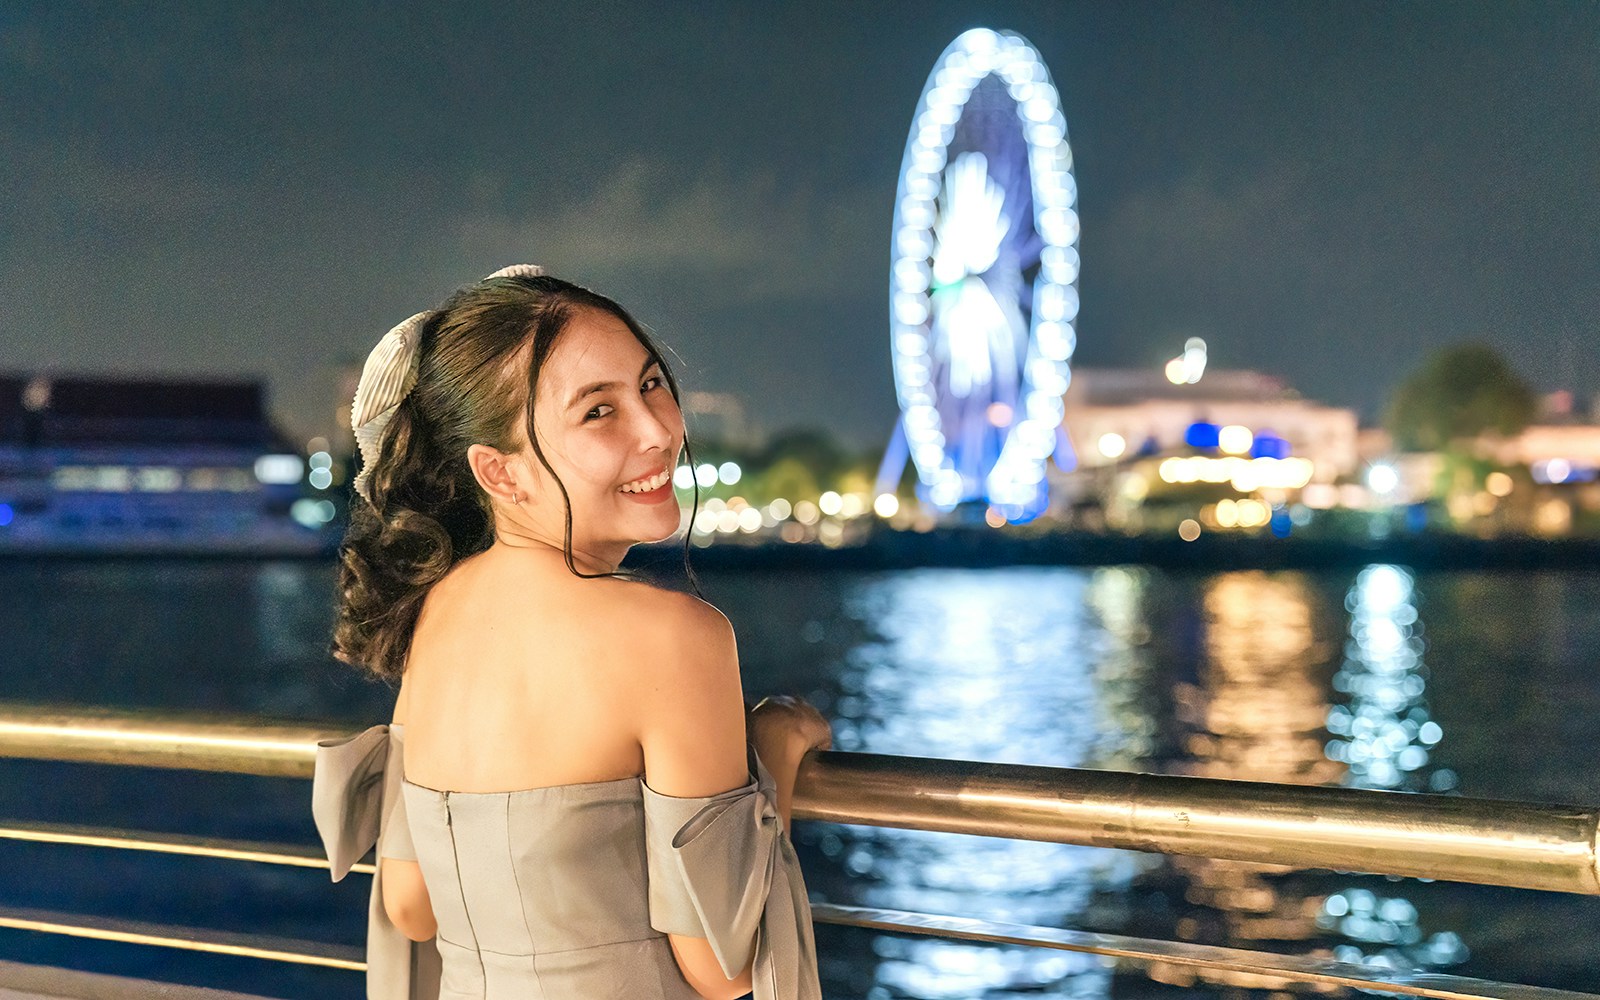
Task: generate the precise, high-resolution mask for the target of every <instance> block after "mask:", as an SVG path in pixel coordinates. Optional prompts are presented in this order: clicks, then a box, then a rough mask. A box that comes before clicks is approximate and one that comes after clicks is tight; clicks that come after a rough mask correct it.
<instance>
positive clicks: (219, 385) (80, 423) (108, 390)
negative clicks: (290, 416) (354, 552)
mask: <svg viewBox="0 0 1600 1000" xmlns="http://www.w3.org/2000/svg"><path fill="white" fill-rule="evenodd" d="M306 480H307V475H306V463H305V461H304V460H303V459H302V458H301V457H300V455H299V454H298V449H296V448H294V447H292V446H290V445H289V444H288V443H287V442H286V441H284V440H283V438H282V436H281V435H280V434H279V433H278V432H277V431H276V429H275V428H274V427H273V426H272V424H271V422H270V421H269V419H268V418H267V415H266V410H265V399H264V393H263V390H262V386H261V385H260V384H259V383H256V382H214V381H184V380H153V379H119V378H95V377H61V378H57V377H50V376H27V375H12V376H0V552H30V551H37V552H71V551H82V552H123V551H130V552H175V553H176V552H194V553H210V552H219V551H221V552H226V551H239V552H273V553H279V552H315V551H318V550H319V549H321V548H323V547H324V545H325V538H324V536H325V535H326V534H327V532H326V531H324V530H323V525H325V524H326V522H328V521H331V520H332V519H333V515H334V507H333V504H332V502H331V501H329V500H324V499H320V498H317V497H315V496H312V495H309V494H312V493H314V492H315V490H314V489H308V488H307V484H306ZM324 515H325V516H324Z"/></svg>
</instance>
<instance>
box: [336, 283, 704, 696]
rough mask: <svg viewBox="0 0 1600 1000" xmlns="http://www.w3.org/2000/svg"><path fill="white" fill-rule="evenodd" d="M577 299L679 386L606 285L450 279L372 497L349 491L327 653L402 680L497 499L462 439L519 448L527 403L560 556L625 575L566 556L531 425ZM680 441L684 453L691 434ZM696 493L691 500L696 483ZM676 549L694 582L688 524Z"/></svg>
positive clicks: (482, 535)
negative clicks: (425, 610)
mask: <svg viewBox="0 0 1600 1000" xmlns="http://www.w3.org/2000/svg"><path fill="white" fill-rule="evenodd" d="M581 309H597V310H601V311H603V312H606V313H609V314H611V315H612V316H615V317H616V318H617V319H619V320H621V321H622V322H623V323H624V324H625V325H626V326H627V327H628V329H629V331H631V332H632V333H633V335H634V337H635V338H637V339H638V341H639V343H640V344H641V345H643V347H644V349H645V350H646V351H648V352H649V353H650V355H651V357H652V358H653V359H654V360H655V361H656V362H658V363H660V365H661V370H662V374H663V375H664V376H665V379H666V383H667V387H668V389H669V390H670V391H671V392H672V397H673V399H675V400H676V399H677V398H678V384H677V381H676V379H674V378H673V375H672V372H671V370H670V369H669V368H668V366H667V364H666V359H665V357H664V356H663V354H662V352H661V351H660V350H659V349H658V348H657V347H656V345H655V343H654V341H653V340H652V339H651V338H650V336H649V334H647V333H646V332H645V330H644V328H643V327H642V326H640V325H639V323H638V322H637V321H636V320H635V319H634V318H633V317H632V316H630V315H629V314H628V312H627V311H626V310H625V309H623V308H622V307H621V306H620V305H618V304H617V303H616V302H614V301H612V300H611V299H609V298H607V297H605V296H604V295H601V294H599V293H597V292H594V291H591V290H589V289H587V288H584V287H582V286H580V285H575V284H573V283H571V282H568V281H563V280H561V279H559V278H553V277H549V276H547V275H540V276H537V277H530V276H514V277H509V276H508V277H497V278H489V279H485V280H483V281H480V282H478V283H476V284H473V285H468V286H466V287H464V288H462V289H460V290H458V291H457V292H456V293H455V294H454V295H452V296H451V297H450V298H449V299H448V300H447V301H446V302H445V303H444V305H443V306H441V307H440V308H439V309H438V310H436V311H435V312H433V313H431V314H430V315H429V316H428V319H427V322H426V323H425V324H424V325H423V327H422V330H421V343H420V352H419V357H418V370H417V382H416V385H415V387H413V388H412V390H411V391H410V392H409V393H408V394H407V395H406V397H405V398H404V399H403V400H401V402H400V405H399V406H398V407H397V408H396V410H395V413H394V416H393V418H391V419H390V421H389V425H388V426H387V427H386V428H384V431H383V437H382V441H381V442H380V448H379V454H378V458H377V461H376V462H375V463H374V465H373V470H372V480H371V486H370V491H369V492H370V493H371V496H372V499H371V502H368V501H366V500H363V499H362V498H361V497H360V496H358V495H353V496H352V500H351V504H352V506H351V510H350V526H349V529H348V530H347V531H346V533H345V536H344V540H343V542H342V543H341V544H340V548H339V582H338V597H339V601H338V615H337V618H336V620H335V624H334V632H333V655H334V656H335V657H337V658H338V659H340V660H342V661H344V662H345V663H348V664H351V665H352V666H356V667H361V668H364V669H366V670H368V671H370V672H371V673H373V674H375V675H377V676H378V677H380V678H383V679H385V680H388V681H398V680H399V678H400V675H401V674H402V673H403V671H404V670H405V661H406V655H407V653H408V652H409V651H410V648H411V633H412V630H413V629H414V628H415V626H416V623H417V618H418V616H419V615H420V614H421V612H422V603H423V599H424V598H425V597H426V596H427V593H428V589H429V588H430V587H432V586H433V584H435V583H436V582H438V581H439V580H440V579H441V578H442V577H443V576H444V575H445V574H446V573H447V572H449V570H450V569H451V567H453V566H455V565H456V564H457V563H458V562H460V561H461V560H463V559H465V558H467V557H468V556H471V555H474V554H476V553H478V552H482V551H483V550H485V549H487V548H488V547H489V545H490V544H491V543H492V542H493V541H494V516H493V511H492V509H491V507H490V503H489V498H488V495H487V494H485V493H484V492H483V490H482V489H481V488H479V486H478V483H477V481H476V480H475V479H474V478H473V475H472V469H471V467H470V466H469V465H468V463H467V458H466V453H467V448H468V446H469V445H473V444H486V445H489V446H491V447H493V448H496V449H498V450H499V451H502V452H513V451H515V450H516V449H517V446H518V445H517V439H516V428H515V424H516V418H517V415H518V413H519V412H522V410H523V407H524V404H526V412H527V421H526V428H525V429H526V433H527V439H528V441H529V443H530V444H531V445H532V447H533V451H534V454H535V456H536V457H537V458H538V459H539V462H540V463H541V464H542V465H543V466H544V467H545V469H546V470H547V471H549V473H550V475H551V477H552V478H554V479H555V482H556V485H557V487H559V489H560V492H561V497H562V502H563V503H564V504H565V506H566V534H565V541H564V544H563V548H564V551H565V554H566V562H567V569H568V570H569V571H570V572H571V573H573V574H574V575H575V576H579V577H584V578H593V577H600V576H618V575H625V574H620V573H582V572H579V570H578V568H577V566H576V565H575V563H574V561H573V556H572V501H571V498H570V496H568V494H567V488H566V486H565V485H564V484H563V483H562V482H561V478H560V477H559V476H557V475H556V472H555V470H554V469H553V468H551V467H550V463H549V461H548V460H546V458H545V456H544V452H543V450H542V449H541V448H540V447H539V441H538V437H537V436H536V435H535V434H534V426H533V405H532V401H533V400H534V398H535V394H536V392H537V389H538V384H539V372H540V370H541V369H542V368H543V366H544V364H545V361H546V360H547V359H548V358H549V357H550V352H551V351H552V349H554V347H555V345H556V342H557V340H558V339H559V338H560V336H561V335H562V333H563V331H564V330H565V329H566V327H567V325H568V322H569V321H570V320H571V318H572V316H573V313H574V312H575V311H576V310H581ZM524 364H525V365H526V368H525V369H523V365H524ZM684 451H685V454H686V455H687V456H688V457H689V461H690V463H691V464H692V463H693V456H692V454H690V453H689V450H688V441H687V440H685V442H684ZM694 505H695V509H698V506H699V489H698V487H697V488H696V489H695V494H694ZM683 557H684V569H685V572H686V575H687V576H688V578H689V581H690V583H691V585H693V584H694V574H693V571H692V570H691V569H690V568H689V561H688V560H689V539H688V536H687V534H686V535H685V537H684V548H683ZM696 589H698V588H696Z"/></svg>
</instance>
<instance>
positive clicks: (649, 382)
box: [644, 375, 661, 392]
mask: <svg viewBox="0 0 1600 1000" xmlns="http://www.w3.org/2000/svg"><path fill="white" fill-rule="evenodd" d="M659 388H661V376H660V375H652V376H650V377H649V378H647V379H645V380H644V391H645V392H649V391H650V390H651V389H659Z"/></svg>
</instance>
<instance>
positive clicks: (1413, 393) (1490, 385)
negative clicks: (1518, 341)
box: [1383, 343, 1538, 451]
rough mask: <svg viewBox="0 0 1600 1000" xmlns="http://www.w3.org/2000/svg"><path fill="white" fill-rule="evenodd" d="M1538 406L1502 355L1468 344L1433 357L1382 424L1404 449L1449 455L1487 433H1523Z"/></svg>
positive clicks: (1400, 392) (1399, 394)
mask: <svg viewBox="0 0 1600 1000" xmlns="http://www.w3.org/2000/svg"><path fill="white" fill-rule="evenodd" d="M1537 405H1538V401H1537V398H1536V397H1535V395H1534V392H1533V390H1532V389H1531V388H1529V387H1528V385H1527V383H1525V382H1523V381H1522V379H1520V378H1518V377H1517V374H1516V372H1514V371H1512V370H1511V366H1510V365H1509V364H1508V363H1507V362H1506V360H1505V358H1503V357H1501V356H1500V353H1499V352H1498V351H1496V350H1495V349H1494V348H1492V347H1490V346H1488V345H1487V344H1481V343H1464V344H1456V345H1453V346H1451V347H1447V348H1445V349H1443V350H1441V351H1439V352H1438V353H1436V354H1434V355H1433V356H1432V357H1431V358H1430V359H1429V360H1428V362H1427V363H1426V364H1425V365H1423V367H1422V368H1421V369H1420V370H1418V371H1417V372H1415V373H1413V374H1412V375H1411V377H1410V378H1408V379H1406V380H1405V381H1404V382H1403V383H1401V384H1400V387H1399V388H1398V389H1396V390H1395V393H1394V396H1393V397H1392V398H1391V399H1390V401H1389V409H1388V411H1387V412H1386V413H1385V415H1384V421H1383V423H1384V426H1385V427H1386V428H1387V429H1388V431H1389V434H1390V436H1392V437H1393V438H1394V442H1395V445H1396V446H1397V447H1398V448H1400V449H1401V450H1402V451H1446V450H1452V449H1453V448H1454V447H1455V446H1457V445H1459V444H1461V443H1464V442H1466V441H1468V440H1470V439H1472V438H1476V437H1479V436H1480V435H1483V434H1485V433H1494V434H1500V435H1504V436H1506V437H1509V436H1511V435H1514V434H1518V433H1520V432H1521V431H1522V429H1523V428H1524V427H1526V426H1528V422H1529V421H1530V420H1532V419H1533V415H1534V412H1535V409H1536V407H1537Z"/></svg>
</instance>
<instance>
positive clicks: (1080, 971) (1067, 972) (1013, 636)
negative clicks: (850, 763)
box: [821, 569, 1160, 998]
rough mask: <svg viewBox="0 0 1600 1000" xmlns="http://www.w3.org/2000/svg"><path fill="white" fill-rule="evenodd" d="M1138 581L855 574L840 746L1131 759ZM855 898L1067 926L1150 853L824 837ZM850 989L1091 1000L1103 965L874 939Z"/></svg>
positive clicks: (1137, 676) (1112, 572)
mask: <svg viewBox="0 0 1600 1000" xmlns="http://www.w3.org/2000/svg"><path fill="white" fill-rule="evenodd" d="M1144 584H1145V580H1144V577H1143V576H1142V575H1141V574H1139V573H1136V572H1131V571H1127V570H1117V569H1104V570H1099V571H1093V572H1090V571H1067V572H1063V571H1060V570H1048V569H1008V570H995V571H989V572H983V573H974V572H972V571H964V570H950V571H946V570H924V571H917V572H910V573H899V574H895V575H892V576H882V577H876V578H872V579H869V580H865V581H863V582H862V583H861V584H860V585H859V586H857V587H856V588H855V589H853V590H852V591H851V592H850V593H849V596H848V598H847V602H846V608H847V613H848V614H849V615H850V616H851V617H852V618H855V619H856V620H858V621H860V622H862V623H863V624H864V625H865V626H866V627H867V628H869V629H870V630H871V632H872V633H874V634H873V637H872V638H871V639H870V640H869V641H867V642H865V643H863V644H861V645H859V646H857V647H856V648H855V649H854V650H853V651H852V653H851V654H850V655H849V656H848V658H847V661H846V663H845V665H844V667H843V669H842V670H841V672H840V675H839V676H838V681H837V683H838V685H839V689H840V692H841V695H840V697H839V698H838V700H837V702H836V703H835V705H834V713H833V715H834V745H835V746H836V747H837V748H838V749H840V750H861V751H869V752H874V753H893V754H915V755H921V756H934V757H953V758H963V759H968V760H988V761H1003V762H1008V763H1024V764H1049V765H1058V766H1083V767H1117V766H1127V765H1128V764H1129V763H1131V762H1133V761H1136V760H1138V759H1140V758H1142V757H1145V756H1147V755H1148V753H1149V749H1150V741H1151V739H1152V736H1153V733H1154V732H1155V724H1154V720H1152V719H1151V718H1150V717H1149V715H1148V712H1147V711H1141V709H1140V706H1141V705H1142V704H1145V703H1146V702H1147V701H1148V698H1146V697H1145V696H1144V695H1143V693H1142V690H1143V685H1144V683H1145V679H1146V674H1147V672H1148V661H1147V658H1146V656H1145V655H1144V652H1143V649H1142V643H1143V641H1144V639H1145V638H1146V637H1147V636H1146V630H1145V628H1144V625H1143V614H1142V611H1141V609H1140V602H1141V599H1142V593H1143V588H1144ZM821 846H822V849H823V851H824V852H825V853H828V854H830V855H833V856H836V857H837V858H839V859H840V861H841V863H842V865H843V866H844V867H845V868H846V869H847V870H848V871H849V872H851V873H852V874H854V875H855V876H857V880H856V883H855V885H854V886H853V887H852V888H853V889H854V890H855V892H856V893H857V895H858V898H857V899H856V900H853V901H854V902H859V903H860V904H861V905H868V906H882V907H888V908H894V909H907V910H925V911H929V912H934V913H960V914H963V915H968V916H975V917H980V918H987V919H996V920H1008V921H1015V922H1021V923H1033V924H1044V925H1050V926H1058V927H1060V926H1077V925H1081V924H1082V922H1083V921H1082V918H1083V917H1084V915H1085V913H1086V912H1087V911H1089V910H1090V909H1091V908H1092V907H1093V906H1094V905H1095V903H1096V900H1097V897H1101V896H1102V895H1104V894H1110V895H1112V896H1115V895H1117V894H1120V893H1123V892H1125V891H1126V889H1127V887H1128V885H1129V883H1130V882H1131V881H1132V879H1133V878H1134V876H1135V875H1137V874H1139V873H1140V872H1141V871H1144V870H1146V869H1148V868H1150V867H1152V866H1155V865H1158V864H1159V863H1160V862H1159V859H1155V858H1152V857H1150V856H1146V855H1139V854H1133V853H1128V852H1121V851H1106V850H1099V849H1095V848H1087V847H1076V846H1071V845H1061V844H1040V843H1033V842H1028V841H1014V840H1007V839H1002V838H988V837H974V836H964V835H952V834H932V833H927V832H925V831H917V830H897V829H880V828H874V827H843V826H842V827H838V828H836V832H834V833H832V834H831V835H830V836H829V837H828V838H826V839H825V840H824V841H823V843H822V844H821ZM873 947H874V951H875V952H876V953H877V955H878V957H879V959H880V961H879V964H878V966H877V968H876V970H875V974H874V978H873V983H872V986H871V988H870V989H869V990H868V992H867V995H868V996H869V997H874V998H887V997H925V998H939V997H980V996H986V995H991V994H992V995H1002V994H1014V993H1015V992H1017V991H1028V992H1032V993H1045V994H1049V995H1056V996H1073V997H1086V998H1087V997H1104V996H1108V995H1109V993H1110V983H1111V969H1110V968H1108V967H1107V966H1105V965H1104V964H1102V963H1101V962H1100V960H1098V959H1096V958H1094V957H1091V956H1086V955H1079V954H1074V953H1070V952H1052V951H1045V950H1041V949H1031V948H1014V947H995V946H990V945H979V944H972V943H966V942H960V941H941V940H937V939H932V938H910V939H906V938H891V937H887V936H878V937H876V938H875V939H874V944H873Z"/></svg>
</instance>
